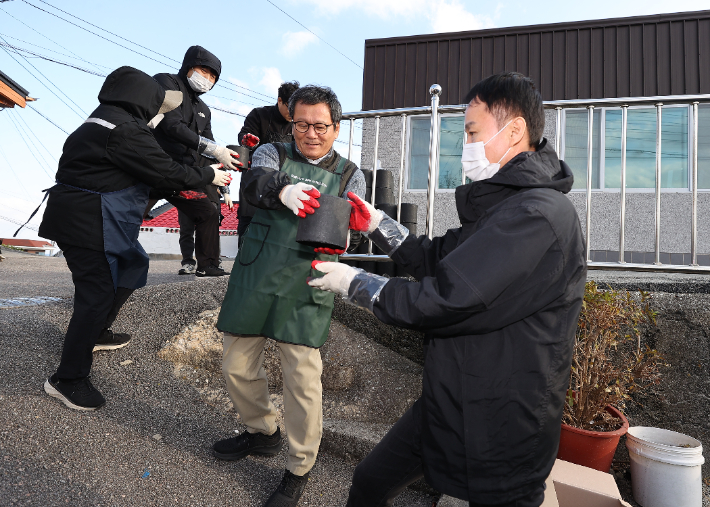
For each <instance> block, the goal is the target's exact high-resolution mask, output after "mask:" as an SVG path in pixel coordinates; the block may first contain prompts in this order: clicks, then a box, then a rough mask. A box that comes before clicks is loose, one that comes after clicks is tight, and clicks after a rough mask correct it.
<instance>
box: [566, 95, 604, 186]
mask: <svg viewBox="0 0 710 507" xmlns="http://www.w3.org/2000/svg"><path fill="white" fill-rule="evenodd" d="M593 114H594V117H593V118H592V121H593V124H592V150H593V151H592V188H599V132H600V131H601V128H600V124H601V122H600V121H599V117H600V116H601V111H596V110H595V111H594V113H593ZM588 132H589V120H588V113H587V110H586V109H581V110H580V109H578V110H569V111H566V112H565V127H564V139H565V140H564V146H565V151H564V156H563V158H564V160H565V162H567V164H569V166H570V169H572V174H574V186H573V187H572V188H574V189H580V188H581V189H584V188H587V157H588V154H587V133H588Z"/></svg>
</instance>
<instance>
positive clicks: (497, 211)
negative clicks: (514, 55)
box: [309, 73, 586, 507]
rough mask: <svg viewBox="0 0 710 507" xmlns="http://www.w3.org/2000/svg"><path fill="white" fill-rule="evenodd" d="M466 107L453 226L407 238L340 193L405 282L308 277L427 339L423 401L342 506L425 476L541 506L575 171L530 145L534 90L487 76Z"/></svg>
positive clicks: (565, 309) (382, 495)
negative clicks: (463, 178) (461, 179)
mask: <svg viewBox="0 0 710 507" xmlns="http://www.w3.org/2000/svg"><path fill="white" fill-rule="evenodd" d="M465 100H466V102H467V103H468V107H467V109H466V116H465V130H466V135H467V143H466V145H465V147H464V154H463V157H462V163H463V169H464V172H465V173H466V175H467V176H468V177H469V178H470V179H471V180H472V183H469V184H467V185H462V186H460V187H458V188H457V189H456V206H457V210H458V213H459V218H460V220H461V224H462V225H461V227H459V228H457V229H451V230H449V231H448V232H447V233H446V234H445V235H444V236H441V237H437V238H435V239H433V240H429V239H428V238H427V237H426V236H421V237H418V238H417V237H415V236H413V235H409V233H408V231H407V229H406V228H404V227H402V226H401V225H400V224H398V223H397V222H395V221H394V220H392V219H391V218H389V217H388V216H386V215H384V214H383V213H382V212H380V211H377V210H375V209H374V208H372V207H371V206H370V205H369V204H368V203H366V202H364V201H362V200H361V199H358V198H357V197H356V196H351V199H352V202H353V212H352V214H351V223H350V226H351V228H353V229H355V230H361V231H364V232H365V233H366V234H367V235H368V236H369V237H370V239H372V240H373V241H374V242H375V243H376V244H377V245H378V246H379V247H380V248H381V249H382V250H384V251H385V252H386V253H387V254H388V255H389V256H390V257H391V258H392V260H393V261H394V262H396V263H397V264H399V265H401V266H402V267H404V268H405V269H406V270H407V272H409V273H411V274H412V275H414V276H415V278H416V279H417V281H409V280H405V279H401V278H394V279H387V278H383V277H379V276H377V275H372V274H369V273H366V272H363V271H362V270H359V269H356V268H352V267H349V266H346V265H343V264H339V263H333V262H325V263H320V264H318V265H317V266H314V267H315V269H317V270H319V271H321V272H324V273H327V274H326V275H325V276H324V277H322V278H315V279H312V280H311V281H310V282H309V284H310V285H311V286H314V287H319V288H321V289H323V290H328V291H331V292H335V293H338V294H342V295H344V296H347V298H348V299H349V300H350V301H352V302H354V303H355V304H357V305H359V306H361V307H364V308H366V309H368V310H370V311H372V312H373V313H374V314H375V316H377V317H378V318H379V319H380V320H382V321H383V322H385V323H387V324H391V325H396V326H401V327H407V328H413V329H418V330H421V331H423V332H424V333H425V337H426V338H425V340H426V341H425V363H424V383H423V389H422V396H421V398H420V399H418V400H417V401H416V402H415V403H414V405H413V406H412V407H411V408H410V409H409V410H408V411H407V412H406V413H405V414H404V415H403V416H402V418H401V419H400V420H399V421H398V422H397V423H396V424H395V425H394V426H393V427H392V429H391V430H390V431H389V433H388V434H387V435H386V436H385V437H384V438H383V440H382V441H381V442H380V443H379V444H378V445H377V446H376V447H375V449H373V451H372V452H371V453H370V455H368V456H367V457H366V458H365V460H363V462H362V463H360V464H359V465H358V466H357V468H356V469H355V474H354V477H353V484H352V487H351V488H350V497H349V500H348V504H347V505H348V506H349V507H356V506H363V507H364V506H367V507H378V506H385V505H391V502H392V499H393V498H394V497H395V496H396V495H398V494H399V492H401V491H402V489H404V487H406V485H407V484H409V483H411V482H413V481H414V480H416V479H418V478H419V477H422V476H424V477H425V478H426V480H427V482H429V484H431V485H432V486H433V487H434V488H436V489H438V490H439V491H441V492H443V493H445V494H447V495H450V496H453V497H456V498H461V499H464V500H468V501H469V502H470V505H472V506H479V505H481V506H482V505H487V506H500V507H538V506H539V505H540V504H541V503H542V501H543V499H544V482H545V479H546V477H547V476H548V475H549V473H550V470H551V469H552V465H553V463H554V460H555V456H556V454H557V446H558V443H559V435H560V423H561V419H562V409H563V405H564V400H565V393H566V389H567V386H568V383H569V373H570V366H571V361H572V349H573V345H574V334H575V330H576V326H577V319H578V315H579V311H580V308H581V305H582V298H583V293H584V283H585V280H586V264H585V260H584V240H583V239H582V234H581V228H580V225H579V219H578V217H577V214H576V212H575V210H574V207H573V206H572V204H571V203H570V201H569V199H568V198H567V197H566V196H565V195H564V194H565V193H567V192H569V190H570V189H571V188H572V182H573V177H572V172H571V171H570V169H569V167H568V166H567V164H565V163H564V162H561V161H560V160H558V159H557V156H556V154H555V151H554V150H553V149H552V148H551V147H550V146H548V144H547V140H545V139H542V141H540V139H541V137H542V132H543V128H544V121H545V116H544V110H543V107H542V98H541V96H540V93H539V92H538V91H537V89H536V88H535V86H534V84H533V82H532V80H530V79H529V78H527V77H524V76H522V75H520V74H517V73H506V74H499V75H495V76H491V77H489V78H487V79H485V80H483V81H481V82H480V83H478V84H477V85H476V86H474V87H473V89H472V90H471V91H470V92H469V94H468V95H467V96H466V99H465Z"/></svg>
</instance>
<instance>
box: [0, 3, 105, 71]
mask: <svg viewBox="0 0 710 507" xmlns="http://www.w3.org/2000/svg"><path fill="white" fill-rule="evenodd" d="M0 10H2V9H0ZM6 14H7V12H6ZM23 25H25V26H27V27H28V28H31V27H30V26H29V25H26V24H25V23H23ZM35 31H36V30H35ZM0 35H2V36H3V37H6V38H8V39H12V40H16V41H18V42H22V43H24V44H29V45H30V46H34V47H37V48H40V49H44V50H45V51H49V52H50V53H56V54H58V55H61V56H66V57H67V58H73V59H75V60H80V61H82V62H85V63H88V64H90V65H93V66H94V67H103V68H104V69H107V70H111V67H106V66H105V65H99V64H97V63H93V62H90V61H89V60H84V59H83V58H80V57H78V56H76V55H75V54H74V53H72V54H71V55H68V54H66V53H62V52H61V51H56V50H54V49H49V48H46V47H44V46H40V45H39V44H35V43H33V42H29V41H26V40H22V39H18V38H17V37H13V36H12V35H7V34H6V33H0ZM49 40H50V41H52V39H49ZM52 42H54V41H52ZM55 44H57V43H56V42H55ZM57 45H58V44H57ZM59 47H61V48H63V46H59ZM65 49H66V48H65ZM67 51H69V50H68V49H67ZM69 52H70V53H71V51H69ZM72 55H74V56H72Z"/></svg>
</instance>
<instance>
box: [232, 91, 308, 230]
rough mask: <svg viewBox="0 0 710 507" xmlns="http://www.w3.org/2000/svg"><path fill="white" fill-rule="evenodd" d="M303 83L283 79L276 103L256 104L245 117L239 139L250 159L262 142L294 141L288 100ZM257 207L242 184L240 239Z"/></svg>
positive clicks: (238, 224) (240, 196)
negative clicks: (267, 104) (246, 193)
mask: <svg viewBox="0 0 710 507" xmlns="http://www.w3.org/2000/svg"><path fill="white" fill-rule="evenodd" d="M299 86H300V83H299V82H298V81H290V82H286V83H281V86H279V90H278V98H277V99H276V105H273V106H264V107H256V108H254V109H252V110H251V112H250V113H249V114H248V115H247V117H246V118H245V119H244V126H243V127H242V130H240V131H239V135H238V136H237V139H238V140H239V144H240V145H241V146H246V147H248V148H249V150H250V153H249V162H251V156H252V154H253V153H254V150H256V148H257V147H258V146H259V145H264V144H269V143H286V144H291V142H292V141H293V129H292V128H291V114H290V113H289V112H288V101H289V100H290V99H291V95H293V92H295V91H296V90H298V87H299ZM256 210H257V208H256V207H254V206H252V205H251V204H250V203H249V201H248V200H247V199H246V197H245V196H244V192H242V190H241V187H240V190H239V207H238V208H237V219H238V223H237V234H238V235H239V238H240V242H241V238H242V237H243V236H244V232H245V231H246V230H247V226H249V223H250V222H251V219H252V218H253V217H254V213H256Z"/></svg>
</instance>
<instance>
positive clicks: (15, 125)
mask: <svg viewBox="0 0 710 507" xmlns="http://www.w3.org/2000/svg"><path fill="white" fill-rule="evenodd" d="M8 118H9V119H10V121H11V122H12V125H13V126H14V127H15V130H17V133H18V134H19V135H20V137H21V138H22V142H24V143H25V145H26V146H27V149H28V150H29V152H30V154H31V155H32V157H33V158H34V159H35V160H36V161H37V163H38V164H39V166H40V167H41V168H42V170H43V171H44V172H45V174H46V175H47V176H49V177H50V178H52V176H50V175H49V173H48V172H47V170H46V169H45V168H44V165H42V162H40V161H39V159H38V158H37V155H35V152H34V151H33V150H32V148H30V145H29V143H28V142H27V139H25V136H24V135H23V134H22V132H20V128H19V127H18V126H17V124H16V123H15V121H14V120H13V119H12V117H11V116H8ZM40 156H42V154H41V153H40ZM42 159H43V160H44V157H42ZM44 164H45V165H49V164H48V163H47V161H46V160H45V161H44Z"/></svg>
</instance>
